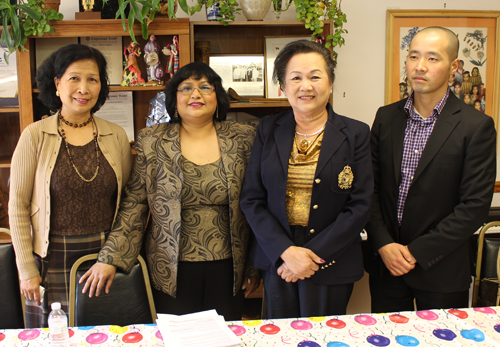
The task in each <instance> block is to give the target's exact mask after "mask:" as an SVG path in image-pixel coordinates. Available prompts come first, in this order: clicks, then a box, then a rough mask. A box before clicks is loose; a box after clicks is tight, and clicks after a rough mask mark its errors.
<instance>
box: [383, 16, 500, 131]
mask: <svg viewBox="0 0 500 347" xmlns="http://www.w3.org/2000/svg"><path fill="white" fill-rule="evenodd" d="M429 26H441V27H445V28H448V29H450V30H452V31H453V32H455V33H456V34H457V36H458V39H459V43H460V47H459V55H458V59H460V60H461V62H460V65H461V68H459V71H458V72H457V74H455V77H454V79H453V81H451V77H450V81H449V82H448V83H450V84H451V83H452V84H453V87H452V88H451V92H454V93H456V95H457V96H459V95H461V99H462V100H465V102H469V103H470V102H472V103H474V102H476V101H475V100H477V99H479V100H480V101H481V104H480V105H478V104H477V102H476V105H478V106H480V107H481V108H482V110H481V111H482V112H484V113H486V114H487V115H489V116H491V117H492V118H493V120H494V121H495V125H496V126H497V123H498V113H499V102H500V101H499V98H498V97H497V96H498V95H499V93H500V86H499V83H500V11H460V10H450V11H436V10H388V11H387V40H386V79H385V103H386V104H390V103H393V102H395V101H397V100H400V99H402V98H404V97H405V93H404V88H405V87H406V88H409V85H408V84H406V86H405V83H406V82H407V79H406V70H405V61H406V56H407V54H408V48H409V44H410V41H411V39H412V38H413V36H414V35H415V34H416V33H417V32H418V31H419V29H422V28H425V27H429ZM466 72H468V74H466ZM472 74H474V75H475V76H474V77H473V76H472ZM467 75H468V76H467ZM466 80H467V81H466ZM464 82H465V84H464ZM478 82H480V83H482V84H483V86H482V87H483V88H482V89H481V90H480V91H479V89H480V88H481V86H480V83H479V86H478V88H473V86H472V83H478ZM457 83H459V84H460V85H458V84H457ZM458 87H460V88H458ZM457 91H458V93H457ZM462 91H464V92H469V93H467V94H469V97H470V99H471V100H470V101H469V97H467V96H465V94H466V93H462ZM409 92H410V90H409V89H408V90H407V93H408V94H409ZM474 93H479V94H480V95H479V98H478V94H474ZM471 106H474V104H471Z"/></svg>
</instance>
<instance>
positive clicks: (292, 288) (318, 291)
mask: <svg viewBox="0 0 500 347" xmlns="http://www.w3.org/2000/svg"><path fill="white" fill-rule="evenodd" d="M353 287H354V283H347V284H339V285H324V284H316V283H314V282H313V281H312V280H311V279H310V278H306V279H305V280H298V281H297V282H295V283H288V282H286V281H284V280H283V279H282V278H281V277H280V276H278V274H277V273H271V272H269V271H265V272H264V289H265V294H266V303H267V318H268V319H276V318H295V317H318V316H336V315H344V314H346V309H347V304H348V303H349V299H350V298H351V294H352V289H353Z"/></svg>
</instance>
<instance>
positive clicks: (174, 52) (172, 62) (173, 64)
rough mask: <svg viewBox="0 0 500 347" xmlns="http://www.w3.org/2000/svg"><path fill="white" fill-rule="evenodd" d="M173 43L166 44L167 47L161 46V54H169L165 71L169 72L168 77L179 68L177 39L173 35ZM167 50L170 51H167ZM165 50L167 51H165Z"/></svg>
mask: <svg viewBox="0 0 500 347" xmlns="http://www.w3.org/2000/svg"><path fill="white" fill-rule="evenodd" d="M172 42H173V43H170V44H168V45H167V47H165V48H163V54H165V55H169V58H168V65H167V72H168V73H169V74H170V78H172V76H173V75H174V73H175V72H176V71H177V70H179V39H178V38H177V36H176V35H175V36H174V38H173V40H172ZM168 51H170V52H169V53H168ZM166 52H167V53H166Z"/></svg>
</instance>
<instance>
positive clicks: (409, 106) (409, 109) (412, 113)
mask: <svg viewBox="0 0 500 347" xmlns="http://www.w3.org/2000/svg"><path fill="white" fill-rule="evenodd" d="M414 95H415V92H414V91H413V90H412V91H411V93H410V96H409V97H408V100H407V101H406V104H405V107H404V108H405V111H406V113H407V114H408V116H409V117H410V119H411V120H412V121H415V122H422V123H424V124H425V123H433V122H435V121H436V120H437V119H438V117H439V115H440V114H441V111H443V108H444V105H445V104H446V101H447V100H448V97H449V96H450V88H448V89H447V90H446V94H444V96H443V98H442V99H441V100H440V101H439V102H438V103H437V105H436V106H435V107H434V110H433V111H432V115H431V116H430V117H429V118H427V119H425V118H423V117H422V116H421V115H419V114H418V113H417V111H416V110H415V107H414V105H413V98H414Z"/></svg>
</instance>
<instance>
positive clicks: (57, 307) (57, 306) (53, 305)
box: [50, 302, 61, 310]
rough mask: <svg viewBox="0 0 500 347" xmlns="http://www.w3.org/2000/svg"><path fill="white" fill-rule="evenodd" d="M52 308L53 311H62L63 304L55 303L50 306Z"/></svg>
mask: <svg viewBox="0 0 500 347" xmlns="http://www.w3.org/2000/svg"><path fill="white" fill-rule="evenodd" d="M50 308H51V309H53V310H60V309H61V303H60V302H53V303H52V304H51V305H50Z"/></svg>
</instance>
